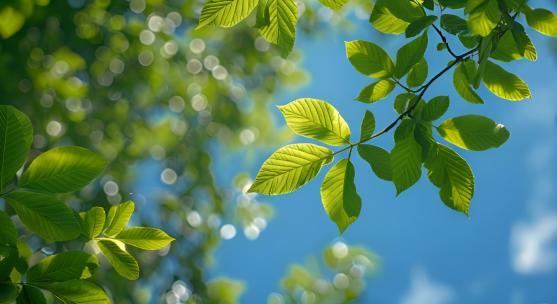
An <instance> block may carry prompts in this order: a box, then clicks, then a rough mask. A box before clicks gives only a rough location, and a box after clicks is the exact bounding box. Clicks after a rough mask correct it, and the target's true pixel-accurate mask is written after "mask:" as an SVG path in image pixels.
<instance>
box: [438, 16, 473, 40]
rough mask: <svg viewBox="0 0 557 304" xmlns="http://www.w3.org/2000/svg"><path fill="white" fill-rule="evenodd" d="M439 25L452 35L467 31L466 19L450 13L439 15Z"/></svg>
mask: <svg viewBox="0 0 557 304" xmlns="http://www.w3.org/2000/svg"><path fill="white" fill-rule="evenodd" d="M441 27H442V28H443V29H444V30H445V31H447V32H449V33H451V34H453V35H458V34H461V33H465V32H467V31H468V25H467V24H466V20H464V19H462V18H460V17H458V16H456V15H451V14H443V15H442V16H441Z"/></svg>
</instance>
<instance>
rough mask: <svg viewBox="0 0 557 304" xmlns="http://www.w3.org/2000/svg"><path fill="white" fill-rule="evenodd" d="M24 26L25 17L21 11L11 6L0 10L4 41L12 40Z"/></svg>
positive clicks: (1, 31) (1, 34) (0, 28)
mask: <svg viewBox="0 0 557 304" xmlns="http://www.w3.org/2000/svg"><path fill="white" fill-rule="evenodd" d="M14 3H18V2H14ZM31 5H32V4H31ZM24 24H25V15H23V14H22V13H21V12H20V11H18V10H17V9H15V8H13V7H12V6H9V5H6V6H3V7H2V8H0V36H1V37H2V38H3V39H7V38H10V37H11V36H12V35H13V34H15V33H17V32H18V31H19V30H20V29H21V28H22V27H23V25H24Z"/></svg>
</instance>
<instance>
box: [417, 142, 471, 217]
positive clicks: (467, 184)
mask: <svg viewBox="0 0 557 304" xmlns="http://www.w3.org/2000/svg"><path fill="white" fill-rule="evenodd" d="M436 151H437V154H436V155H435V157H433V158H432V159H431V160H430V161H428V162H426V164H425V166H426V168H427V175H428V177H429V180H430V181H431V182H432V183H433V184H434V185H435V186H437V187H439V188H440V190H439V196H440V197H441V200H442V201H443V202H444V203H445V204H446V205H447V206H448V207H450V208H452V209H454V210H457V211H460V212H463V213H464V214H466V215H468V210H469V208H470V201H471V200H472V196H473V195H474V175H473V173H472V170H471V169H470V166H469V165H468V163H467V162H466V161H465V160H464V159H463V158H462V157H461V156H460V155H458V154H457V153H456V152H455V151H453V150H452V149H450V148H449V147H446V146H444V145H441V144H438V145H437V149H436Z"/></svg>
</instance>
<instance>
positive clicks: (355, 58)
mask: <svg viewBox="0 0 557 304" xmlns="http://www.w3.org/2000/svg"><path fill="white" fill-rule="evenodd" d="M346 57H348V60H350V63H351V64H352V66H354V68H356V70H358V72H360V73H362V74H364V75H366V76H369V77H373V78H385V77H390V76H391V75H392V73H393V69H394V66H393V61H392V60H391V57H389V55H388V54H387V53H386V52H385V51H384V50H383V49H382V48H381V47H380V46H378V45H376V44H374V43H371V42H369V41H364V40H354V41H348V42H346Z"/></svg>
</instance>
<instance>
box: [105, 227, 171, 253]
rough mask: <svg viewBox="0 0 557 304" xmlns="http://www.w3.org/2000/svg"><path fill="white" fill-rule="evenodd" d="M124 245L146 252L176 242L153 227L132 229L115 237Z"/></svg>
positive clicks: (125, 230)
mask: <svg viewBox="0 0 557 304" xmlns="http://www.w3.org/2000/svg"><path fill="white" fill-rule="evenodd" d="M114 238H115V239H117V240H119V241H121V242H122V243H124V244H127V245H130V246H134V247H137V248H141V249H145V250H159V249H162V248H163V247H164V246H166V245H168V244H169V243H170V242H172V241H173V240H174V238H172V237H170V236H169V235H168V234H166V233H165V232H164V231H162V230H160V229H156V228H151V227H131V228H127V229H124V230H123V231H122V232H120V233H118V235H116V236H115V237H114Z"/></svg>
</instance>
